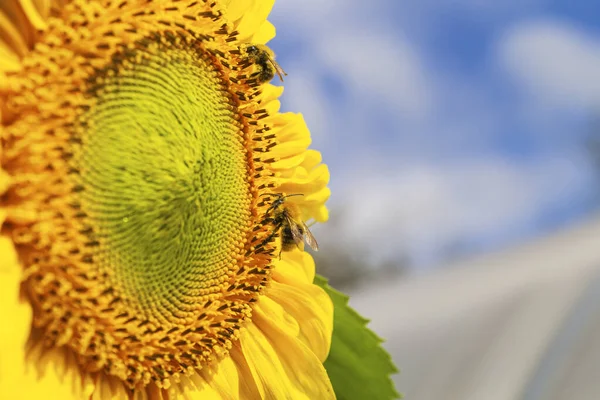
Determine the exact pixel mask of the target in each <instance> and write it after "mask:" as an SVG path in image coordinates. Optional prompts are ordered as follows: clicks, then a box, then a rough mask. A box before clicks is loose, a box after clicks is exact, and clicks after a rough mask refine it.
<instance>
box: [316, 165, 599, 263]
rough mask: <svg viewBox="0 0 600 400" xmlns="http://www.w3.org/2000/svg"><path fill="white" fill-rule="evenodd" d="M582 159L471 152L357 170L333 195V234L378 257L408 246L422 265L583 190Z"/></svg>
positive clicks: (530, 219) (513, 229) (521, 224)
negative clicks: (459, 158)
mask: <svg viewBox="0 0 600 400" xmlns="http://www.w3.org/2000/svg"><path fill="white" fill-rule="evenodd" d="M581 164H582V160H580V159H577V158H547V159H541V160H536V161H535V162H527V163H522V164H517V163H511V162H510V161H507V160H504V159H498V158H495V159H476V160H467V161H464V162H461V163H453V164H446V165H421V166H419V165H414V166H409V167H407V168H405V169H402V170H398V171H395V172H392V173H389V172H388V173H386V172H385V170H383V171H379V172H378V173H369V174H365V175H362V176H357V177H355V178H354V179H353V180H352V182H347V187H346V188H345V190H342V191H341V193H339V195H338V197H337V198H338V199H340V200H342V202H343V203H342V204H339V203H338V205H339V206H340V209H341V210H343V211H344V217H343V218H342V220H341V222H340V224H341V226H337V227H336V237H335V241H336V242H338V243H339V242H343V243H344V244H346V245H347V246H348V248H357V244H359V243H360V244H362V245H364V246H365V247H366V248H367V249H368V254H367V256H369V257H372V256H375V257H380V260H379V261H381V260H382V259H384V260H385V259H394V257H397V256H401V255H403V254H406V253H407V254H409V255H411V256H412V257H414V258H415V261H416V262H417V263H420V264H421V265H422V264H428V263H435V262H439V261H440V260H442V259H444V257H446V256H447V255H448V254H446V253H447V252H448V251H450V250H451V249H452V247H453V246H454V245H456V244H457V243H461V242H464V241H468V242H470V243H480V244H481V243H486V240H487V241H488V242H489V241H490V239H492V238H494V239H496V242H497V241H498V238H500V241H502V239H504V240H507V238H509V237H510V238H511V239H514V237H515V236H518V232H521V233H522V234H524V233H528V232H527V229H528V228H531V226H532V225H535V223H536V222H538V221H539V219H540V218H541V216H542V213H544V212H547V210H548V207H552V205H553V204H557V203H560V202H561V200H564V199H570V198H573V196H577V194H581V192H582V191H584V190H585V189H584V188H585V187H586V184H589V181H587V179H589V176H586V175H585V174H582V173H581V170H582V168H584V169H585V166H582V165H581ZM335 205H336V204H335V203H334V204H333V206H334V208H335ZM325 229H326V228H325ZM325 229H323V230H325ZM515 233H517V235H515ZM529 233H531V232H529ZM326 235H327V233H326V232H324V233H323V234H322V237H323V239H322V241H323V242H326V241H327V240H328V239H327V238H326ZM323 247H326V246H323Z"/></svg>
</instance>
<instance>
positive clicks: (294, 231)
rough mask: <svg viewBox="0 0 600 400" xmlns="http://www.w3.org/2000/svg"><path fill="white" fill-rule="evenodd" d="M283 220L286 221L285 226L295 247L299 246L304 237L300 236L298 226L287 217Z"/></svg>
mask: <svg viewBox="0 0 600 400" xmlns="http://www.w3.org/2000/svg"><path fill="white" fill-rule="evenodd" d="M285 218H286V219H287V224H288V226H289V227H290V231H291V232H292V238H293V239H294V242H295V243H296V245H299V244H300V243H302V242H303V241H304V236H303V235H302V232H301V231H300V228H299V227H298V224H297V223H296V221H294V220H293V219H292V218H291V217H290V216H289V215H286V216H285Z"/></svg>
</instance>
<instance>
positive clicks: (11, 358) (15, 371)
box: [0, 221, 31, 399]
mask: <svg viewBox="0 0 600 400" xmlns="http://www.w3.org/2000/svg"><path fill="white" fill-rule="evenodd" d="M0 225H2V224H1V221H0ZM20 280H21V267H20V266H19V264H18V262H17V255H16V253H15V249H14V247H13V245H12V242H11V241H10V240H9V239H8V238H6V237H0V320H1V321H3V322H2V324H0V399H11V398H16V396H17V394H18V393H20V390H21V385H22V378H23V371H24V358H25V342H26V341H27V336H28V335H29V328H30V326H31V307H30V306H29V305H28V304H25V303H23V302H21V301H19V283H20Z"/></svg>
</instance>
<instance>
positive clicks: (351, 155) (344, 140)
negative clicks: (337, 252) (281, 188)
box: [270, 0, 600, 270]
mask: <svg viewBox="0 0 600 400" xmlns="http://www.w3.org/2000/svg"><path fill="white" fill-rule="evenodd" d="M368 4H369V5H367V3H365V2H364V1H357V0H277V2H276V4H275V7H274V10H273V12H272V14H271V18H270V19H271V21H272V22H273V23H274V24H275V26H276V27H277V32H278V34H277V37H276V38H275V39H274V40H273V41H272V42H271V43H270V45H271V47H272V48H273V49H274V50H275V52H276V54H277V59H278V61H279V62H280V64H281V65H282V66H283V68H284V69H285V70H286V71H287V72H288V76H287V77H286V80H285V93H284V96H283V99H282V103H283V109H284V110H290V111H298V112H302V113H303V114H304V116H305V119H306V121H307V123H308V125H309V128H310V129H311V131H312V134H313V144H314V147H316V148H317V149H319V150H321V151H322V153H323V156H324V159H325V162H327V163H328V164H329V166H330V170H331V188H332V191H333V194H332V198H331V201H330V203H329V205H330V208H331V210H332V212H333V213H334V214H335V215H336V216H337V218H338V219H339V221H337V222H336V223H335V224H331V227H328V226H327V225H325V226H323V227H315V233H316V234H318V238H319V240H320V242H321V244H322V246H321V247H322V248H323V249H324V251H325V250H326V249H327V247H328V245H330V246H337V245H341V246H345V247H346V246H347V247H348V248H352V249H354V251H355V252H356V253H357V257H358V258H360V257H364V258H367V257H368V258H370V259H372V258H373V257H376V258H377V259H378V261H393V260H394V259H396V258H399V257H401V256H408V257H409V259H410V260H412V263H413V264H412V265H413V267H414V268H415V270H426V269H428V268H431V267H433V266H436V265H443V263H444V261H447V260H448V259H449V258H452V257H457V256H467V255H470V254H473V253H478V252H483V251H491V250H497V249H501V248H505V247H507V246H510V245H514V244H517V243H519V242H520V241H524V240H528V239H532V238H534V237H536V236H539V235H543V234H545V233H548V232H551V231H553V230H556V229H560V228H561V227H564V226H566V225H568V224H571V223H576V222H577V221H580V220H582V219H584V218H586V217H587V216H590V215H593V212H594V210H595V208H596V203H597V201H596V199H597V197H598V196H597V193H598V187H599V186H600V185H599V183H600V180H599V179H600V177H599V176H598V175H596V174H595V172H594V168H593V163H592V162H591V160H590V158H589V157H588V156H587V152H586V149H585V139H586V137H587V136H588V135H589V134H590V129H591V118H592V117H593V116H594V115H595V113H597V112H598V111H599V110H600V21H599V20H598V19H597V16H598V15H600V3H599V2H594V1H579V2H577V1H575V2H573V1H543V0H521V1H516V0H506V1H503V2H492V1H485V0H456V1H452V2H440V1H433V0H421V1H417V0H405V1H393V0H374V1H372V2H369V3H368ZM594 17H596V18H594Z"/></svg>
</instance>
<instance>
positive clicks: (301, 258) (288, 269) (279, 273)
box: [273, 249, 315, 285]
mask: <svg viewBox="0 0 600 400" xmlns="http://www.w3.org/2000/svg"><path fill="white" fill-rule="evenodd" d="M274 262H275V269H274V270H273V279H275V280H276V281H278V282H282V283H286V284H288V285H295V284H302V283H311V284H312V282H313V280H314V279H315V261H314V260H313V258H312V256H311V255H310V254H308V253H307V252H304V251H300V250H298V249H294V250H292V251H286V252H284V253H282V254H281V260H279V259H275V260H274Z"/></svg>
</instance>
